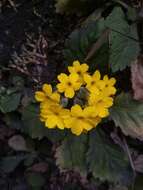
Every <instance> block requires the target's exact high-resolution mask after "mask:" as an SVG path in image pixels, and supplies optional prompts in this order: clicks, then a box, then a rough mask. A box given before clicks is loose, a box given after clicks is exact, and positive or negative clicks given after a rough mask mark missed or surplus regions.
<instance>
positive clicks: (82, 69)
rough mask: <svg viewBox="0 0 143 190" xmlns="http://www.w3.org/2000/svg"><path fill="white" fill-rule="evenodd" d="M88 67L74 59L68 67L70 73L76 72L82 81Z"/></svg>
mask: <svg viewBox="0 0 143 190" xmlns="http://www.w3.org/2000/svg"><path fill="white" fill-rule="evenodd" d="M88 69H89V66H88V65H87V64H86V63H83V64H80V62H79V61H74V62H73V66H69V67H68V70H69V72H70V73H76V74H78V75H79V79H80V81H81V82H82V83H83V82H84V79H83V77H84V75H85V74H86V73H87V71H88Z"/></svg>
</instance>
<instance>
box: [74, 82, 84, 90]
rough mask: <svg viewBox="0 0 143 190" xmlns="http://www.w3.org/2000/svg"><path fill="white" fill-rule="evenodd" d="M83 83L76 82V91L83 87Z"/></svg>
mask: <svg viewBox="0 0 143 190" xmlns="http://www.w3.org/2000/svg"><path fill="white" fill-rule="evenodd" d="M81 85H82V83H81V82H76V83H75V84H74V86H73V88H74V90H79V89H80V87H81Z"/></svg>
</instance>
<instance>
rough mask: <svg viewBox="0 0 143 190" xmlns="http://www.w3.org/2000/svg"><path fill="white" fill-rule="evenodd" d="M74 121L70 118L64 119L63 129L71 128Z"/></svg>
mask: <svg viewBox="0 0 143 190" xmlns="http://www.w3.org/2000/svg"><path fill="white" fill-rule="evenodd" d="M74 120H75V119H74V118H72V117H69V118H66V119H64V124H65V127H66V128H68V129H69V128H71V127H72V126H73V123H74Z"/></svg>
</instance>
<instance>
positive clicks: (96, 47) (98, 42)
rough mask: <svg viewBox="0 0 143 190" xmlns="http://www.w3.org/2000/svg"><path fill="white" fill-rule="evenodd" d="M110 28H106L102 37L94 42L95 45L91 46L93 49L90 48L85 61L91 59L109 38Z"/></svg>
mask: <svg viewBox="0 0 143 190" xmlns="http://www.w3.org/2000/svg"><path fill="white" fill-rule="evenodd" d="M109 32H110V30H109V29H106V30H105V31H104V32H103V33H102V34H101V36H100V38H99V39H98V40H97V41H96V43H94V44H93V46H92V47H91V49H90V50H89V52H88V54H87V56H86V58H85V61H88V60H89V59H91V58H92V57H93V55H94V54H95V52H96V51H97V50H98V49H99V48H100V47H101V46H102V45H103V44H104V43H105V41H106V39H107V38H108V35H109Z"/></svg>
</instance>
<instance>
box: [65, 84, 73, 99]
mask: <svg viewBox="0 0 143 190" xmlns="http://www.w3.org/2000/svg"><path fill="white" fill-rule="evenodd" d="M74 94H75V92H74V90H73V88H71V87H69V88H67V89H66V90H65V97H66V98H73V97H74Z"/></svg>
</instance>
